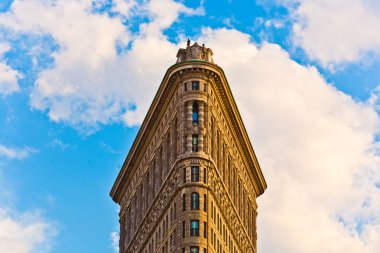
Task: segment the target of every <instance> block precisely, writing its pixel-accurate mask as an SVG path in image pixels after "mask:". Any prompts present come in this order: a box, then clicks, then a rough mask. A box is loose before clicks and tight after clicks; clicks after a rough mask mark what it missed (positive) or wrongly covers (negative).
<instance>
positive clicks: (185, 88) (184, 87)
mask: <svg viewBox="0 0 380 253" xmlns="http://www.w3.org/2000/svg"><path fill="white" fill-rule="evenodd" d="M183 89H184V90H185V91H187V83H184V84H183Z"/></svg>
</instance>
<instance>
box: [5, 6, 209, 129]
mask: <svg viewBox="0 0 380 253" xmlns="http://www.w3.org/2000/svg"><path fill="white" fill-rule="evenodd" d="M101 4H102V1H98V3H97V4H96V6H98V7H99V6H101ZM91 8H92V2H91V1H85V0H82V1H72V2H67V1H62V0H59V1H42V0H32V1H27V2H24V1H15V2H14V3H13V4H12V6H11V9H10V11H8V12H7V13H4V14H1V15H0V25H2V26H5V27H7V28H8V29H11V30H12V31H13V32H16V33H17V32H19V33H31V34H38V33H41V34H49V35H51V36H52V37H53V39H54V40H55V41H56V43H57V44H58V45H59V50H57V51H56V52H55V53H54V54H53V57H54V66H53V67H52V68H49V69H46V70H44V71H42V72H41V73H40V74H39V75H38V79H37V81H36V84H35V86H34V88H33V90H32V93H31V96H30V103H31V106H32V108H35V109H39V110H41V111H46V112H47V113H48V115H49V117H50V119H51V120H52V121H57V122H65V123H67V124H70V125H73V126H74V127H76V128H78V129H85V131H87V130H88V131H91V129H94V128H95V130H96V128H97V126H98V125H99V124H108V123H111V122H124V123H125V124H126V125H128V126H131V125H136V124H139V123H140V122H141V121H142V118H143V115H144V114H145V112H146V111H147V108H148V106H149V103H150V101H151V99H152V98H153V95H154V92H155V89H156V87H157V85H158V83H159V80H161V78H162V76H163V73H164V71H165V68H167V67H168V66H169V65H171V64H173V63H175V53H176V50H177V45H175V44H173V43H171V42H169V41H168V40H167V39H166V37H165V36H163V35H162V30H163V29H165V28H167V27H169V26H170V25H171V24H172V23H173V22H175V21H176V20H177V19H178V17H179V15H180V14H184V15H201V14H203V12H204V10H203V8H202V7H199V8H196V9H192V8H187V7H186V6H184V5H183V4H182V3H179V2H175V1H169V0H165V1H148V2H144V4H143V5H138V6H136V5H135V4H134V1H115V2H114V3H113V5H112V10H113V11H115V12H117V13H119V14H120V15H122V17H121V16H120V15H115V16H112V17H111V16H110V15H108V14H107V13H94V12H93V11H92V9H91ZM128 12H129V13H128ZM32 13H33V14H32ZM133 15H137V16H146V17H148V18H149V21H147V22H145V23H142V24H139V26H138V32H136V33H134V34H131V32H129V30H128V29H127V27H128V28H131V27H129V26H130V25H131V24H130V23H129V20H132V19H133ZM124 19H126V21H125V22H126V23H127V25H126V26H124V25H123V23H122V21H123V20H124ZM135 28H136V27H135ZM118 48H119V49H121V53H118V51H117V49H118ZM126 48H129V50H126ZM168 55H172V56H173V57H172V58H168V57H167V56H168Z"/></svg>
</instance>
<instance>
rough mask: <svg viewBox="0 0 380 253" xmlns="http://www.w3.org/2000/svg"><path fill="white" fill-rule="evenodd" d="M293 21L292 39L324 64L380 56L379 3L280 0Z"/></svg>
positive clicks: (362, 0)
mask: <svg viewBox="0 0 380 253" xmlns="http://www.w3.org/2000/svg"><path fill="white" fill-rule="evenodd" d="M280 2H284V3H285V4H286V5H287V6H289V8H290V13H291V16H292V18H293V19H294V20H293V21H294V24H293V40H294V42H295V43H296V44H297V45H299V46H301V47H302V48H303V49H304V50H305V51H306V53H307V54H308V56H309V57H310V58H312V59H315V60H318V61H320V62H321V63H322V64H323V65H325V66H327V65H329V64H333V65H334V64H340V63H347V62H355V61H358V60H363V59H365V56H366V55H367V54H368V53H375V54H379V53H380V33H379V32H378V30H379V27H380V16H379V14H378V13H379V11H380V4H379V3H378V1H377V0H349V1H347V0H334V1H330V0H307V1H306V0H281V1H280Z"/></svg>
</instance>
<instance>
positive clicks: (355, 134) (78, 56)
mask: <svg viewBox="0 0 380 253" xmlns="http://www.w3.org/2000/svg"><path fill="white" fill-rule="evenodd" d="M379 11H380V5H379V4H378V3H377V1H375V0H361V1H359V0H349V1H347V0H345V1H343V0H336V1H329V0H311V1H306V0H276V1H266V0H257V1H254V0H251V1H248V0H241V1H237V0H229V1H227V0H226V1H216V0H215V1H212V0H204V1H199V0H191V1H172V0H160V1H158V0H157V1H154V0H152V1H145V0H144V1H133V0H130V1H129V0H113V1H112V0H94V1H91V0H78V1H71V0H70V1H63V0H54V1H53V0H28V1H21V0H15V1H12V0H1V1H0V126H1V127H0V252H5V253H26V252H28V253H29V252H31V253H32V252H54V253H60V252H73V253H76V252H78V253H86V252H91V253H97V252H99V253H100V252H102V253H104V252H114V251H115V240H117V231H118V216H117V209H118V207H117V205H116V204H114V203H113V202H112V200H111V199H110V197H109V191H110V189H111V187H112V184H113V182H114V180H115V178H116V176H117V173H118V171H119V169H120V167H121V164H122V163H123V161H124V158H125V156H126V155H127V153H128V150H129V147H130V146H131V144H132V142H133V139H134V137H135V135H136V133H137V131H138V128H139V125H140V123H141V122H142V120H143V118H144V116H145V113H146V111H147V109H148V107H149V105H150V102H151V100H152V99H153V96H154V94H155V92H156V90H157V89H158V86H159V84H160V81H161V80H162V77H163V75H164V73H165V71H166V69H167V68H168V67H169V66H171V65H172V64H174V63H175V60H176V58H175V55H176V52H177V50H178V48H180V47H184V46H185V44H186V42H185V41H186V39H187V38H188V37H189V38H190V39H191V40H192V41H198V42H199V43H206V45H207V46H209V47H211V48H212V49H213V52H214V60H215V62H216V63H217V64H218V65H220V66H221V67H222V68H223V69H224V70H225V72H226V75H227V78H228V80H229V84H230V86H231V89H232V91H233V93H234V97H235V99H236V101H237V103H238V106H239V109H240V112H241V114H242V116H243V120H244V122H245V125H246V128H247V130H248V133H249V135H250V137H251V140H252V143H253V146H254V149H255V151H256V153H257V156H258V159H259V161H260V164H261V167H262V169H263V173H264V175H265V177H266V180H267V182H268V186H269V187H268V190H267V191H266V193H265V194H264V195H263V196H262V197H260V199H259V230H258V234H259V242H258V243H259V251H260V252H268V253H277V252H282V253H284V252H285V253H297V252H300V253H301V252H302V253H305V252H307V253H313V252H320V251H324V252H331V253H335V252H337V253H338V252H353V253H354V252H355V253H357V252H369V253H372V252H377V251H376V250H378V248H379V247H380V240H379V238H380V203H379V201H378V199H379V194H380V189H379V187H378V186H379V185H380V171H379V165H380V156H379V143H378V140H379V138H378V134H379V123H380V120H379V98H378V96H379V87H380V86H379V85H380V57H379V53H380V35H379V32H378V27H380V15H379V14H378V13H380V12H379Z"/></svg>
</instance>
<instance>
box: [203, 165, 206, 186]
mask: <svg viewBox="0 0 380 253" xmlns="http://www.w3.org/2000/svg"><path fill="white" fill-rule="evenodd" d="M203 183H205V184H207V168H203Z"/></svg>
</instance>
